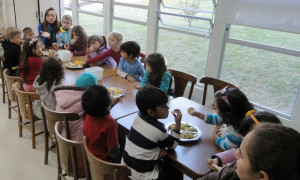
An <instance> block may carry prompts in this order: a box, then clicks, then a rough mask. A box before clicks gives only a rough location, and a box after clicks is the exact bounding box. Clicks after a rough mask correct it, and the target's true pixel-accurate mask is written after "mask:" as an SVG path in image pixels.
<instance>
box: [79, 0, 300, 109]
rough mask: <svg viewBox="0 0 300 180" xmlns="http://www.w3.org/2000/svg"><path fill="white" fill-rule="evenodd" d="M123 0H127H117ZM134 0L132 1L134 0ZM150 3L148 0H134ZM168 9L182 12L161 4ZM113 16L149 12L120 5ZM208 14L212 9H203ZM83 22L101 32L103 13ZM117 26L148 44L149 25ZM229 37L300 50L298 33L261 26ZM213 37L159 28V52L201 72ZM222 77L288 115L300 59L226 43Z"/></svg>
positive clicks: (198, 24) (171, 62)
mask: <svg viewBox="0 0 300 180" xmlns="http://www.w3.org/2000/svg"><path fill="white" fill-rule="evenodd" d="M118 1H119V2H127V3H128V2H129V1H125V0H122V1H120V0H118ZM130 2H131V1H130ZM135 2H136V3H138V4H145V5H147V4H148V1H146V0H144V1H137V0H136V1H135ZM164 2H165V3H166V4H167V5H176V2H177V1H175V0H173V1H171V0H170V1H167V0H164ZM211 8H212V4H211V1H209V0H204V1H203V3H201V5H200V9H204V10H205V9H208V10H209V9H211ZM99 9H101V8H99ZM162 10H163V11H167V12H174V13H178V12H179V11H175V10H168V9H162ZM115 15H116V16H119V17H124V18H129V19H134V20H140V21H146V19H147V11H146V10H139V9H136V8H128V7H121V6H116V8H115ZM201 15H203V16H205V17H210V16H211V15H209V14H201ZM162 18H163V20H164V22H167V23H172V24H174V25H180V26H188V23H187V21H186V20H185V19H183V18H181V19H180V18H176V19H174V18H172V17H170V16H163V17H162ZM80 24H81V25H82V26H83V27H84V28H85V30H86V31H87V33H88V34H89V35H90V34H95V33H97V34H102V33H103V18H101V17H95V16H91V15H86V14H80ZM113 27H114V30H118V31H120V32H122V33H123V36H124V41H128V40H135V41H137V42H138V43H139V44H140V46H141V50H142V51H143V52H145V49H146V35H147V28H146V27H145V26H141V25H136V24H131V23H127V22H120V21H114V24H113ZM192 27H193V28H203V29H208V28H209V26H208V24H207V22H204V21H193V22H192ZM230 37H232V38H239V39H243V40H249V41H254V42H259V43H264V44H271V45H274V46H280V47H285V48H291V49H296V50H300V35H296V34H290V33H283V32H276V31H270V30H262V29H256V28H249V27H241V26H232V28H231V34H230ZM208 47H209V39H207V38H200V37H195V36H190V35H184V34H181V33H175V32H169V31H165V30H160V31H159V43H158V52H161V53H162V54H163V55H164V56H165V57H166V58H167V60H168V67H172V68H176V69H180V70H182V71H185V72H189V73H191V74H194V75H196V76H197V77H199V78H200V77H202V76H204V74H205V68H206V61H207V52H208ZM221 78H222V79H224V80H226V81H229V82H232V83H234V84H236V85H237V86H239V87H240V88H241V89H242V90H243V91H244V92H245V94H246V95H247V96H248V97H249V99H250V100H251V101H253V102H257V103H259V104H261V105H265V106H268V107H271V108H272V109H275V110H278V111H281V112H283V113H287V114H290V113H291V110H292V107H293V103H294V100H295V96H296V93H297V90H298V87H299V85H300V84H299V79H300V58H299V57H293V56H287V55H282V54H277V53H272V52H267V51H263V50H257V49H253V48H248V47H243V46H238V45H233V44H226V51H225V57H224V63H223V69H222V75H221Z"/></svg>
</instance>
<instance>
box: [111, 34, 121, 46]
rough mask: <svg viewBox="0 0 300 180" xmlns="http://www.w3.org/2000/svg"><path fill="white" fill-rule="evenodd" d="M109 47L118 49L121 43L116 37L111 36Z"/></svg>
mask: <svg viewBox="0 0 300 180" xmlns="http://www.w3.org/2000/svg"><path fill="white" fill-rule="evenodd" d="M108 45H109V47H111V48H116V47H118V46H119V45H120V41H119V40H118V39H117V38H116V37H115V36H114V35H112V34H111V35H109V36H108Z"/></svg>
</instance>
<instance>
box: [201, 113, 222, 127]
mask: <svg viewBox="0 0 300 180" xmlns="http://www.w3.org/2000/svg"><path fill="white" fill-rule="evenodd" d="M203 120H204V121H205V122H206V123H207V124H212V125H221V124H222V119H221V117H220V116H219V115H218V114H209V113H207V114H204V118H203Z"/></svg>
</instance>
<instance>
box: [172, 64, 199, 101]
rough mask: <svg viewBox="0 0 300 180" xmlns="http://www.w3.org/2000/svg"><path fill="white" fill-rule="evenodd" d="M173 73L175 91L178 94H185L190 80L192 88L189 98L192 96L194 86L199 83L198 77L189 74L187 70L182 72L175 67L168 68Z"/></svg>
mask: <svg viewBox="0 0 300 180" xmlns="http://www.w3.org/2000/svg"><path fill="white" fill-rule="evenodd" d="M168 70H169V72H170V73H171V75H172V76H173V77H174V93H175V95H176V96H183V94H184V90H185V88H186V85H187V83H188V82H191V83H192V84H191V88H190V92H189V96H188V99H191V98H192V94H193V90H194V86H195V84H196V83H197V77H196V76H194V75H192V74H188V73H185V72H181V71H178V70H175V69H168Z"/></svg>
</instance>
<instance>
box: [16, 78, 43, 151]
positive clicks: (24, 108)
mask: <svg viewBox="0 0 300 180" xmlns="http://www.w3.org/2000/svg"><path fill="white" fill-rule="evenodd" d="M20 87H21V84H20V83H19V82H16V83H14V90H15V92H16V96H17V104H18V111H19V112H18V117H19V118H18V119H19V123H18V124H19V136H20V137H22V130H23V127H24V128H26V129H27V130H28V131H30V132H31V136H32V148H33V149H35V136H37V135H40V134H42V133H44V131H41V132H38V133H35V122H36V121H39V120H40V119H38V118H37V117H36V116H35V115H34V114H33V106H32V102H33V101H35V100H40V96H39V95H38V94H37V93H34V92H26V91H24V90H21V89H20ZM23 119H24V120H25V119H26V120H29V121H27V122H23Z"/></svg>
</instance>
